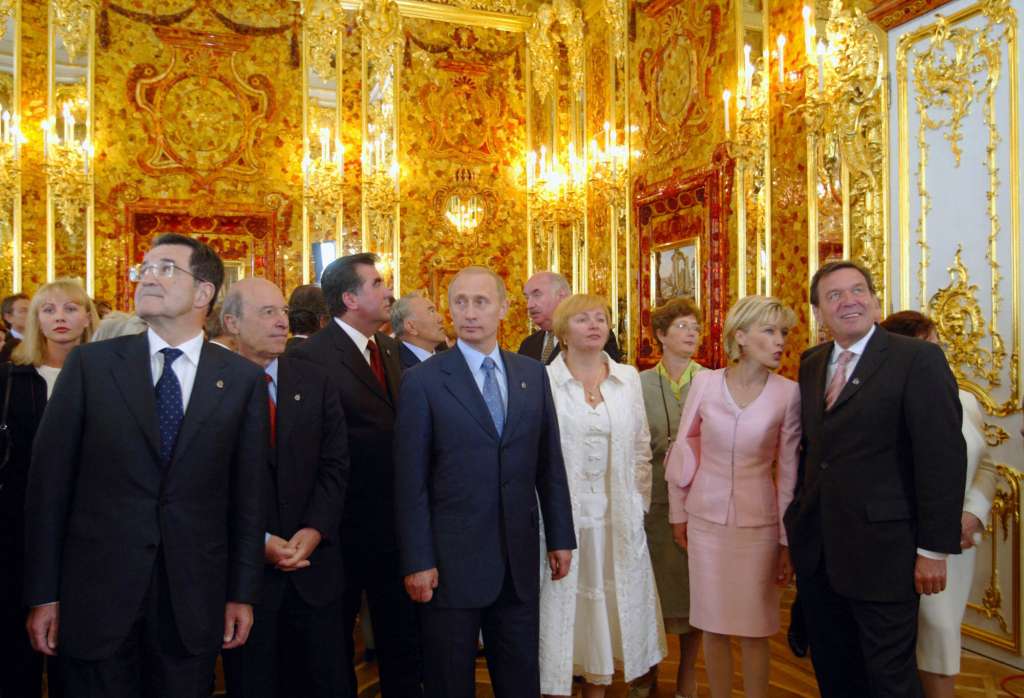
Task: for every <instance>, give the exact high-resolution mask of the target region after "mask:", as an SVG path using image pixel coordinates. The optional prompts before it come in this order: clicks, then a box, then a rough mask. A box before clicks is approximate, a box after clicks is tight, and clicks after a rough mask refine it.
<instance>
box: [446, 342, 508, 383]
mask: <svg viewBox="0 0 1024 698" xmlns="http://www.w3.org/2000/svg"><path fill="white" fill-rule="evenodd" d="M455 344H456V346H458V348H459V351H461V352H462V356H463V357H464V358H465V359H466V363H467V364H469V367H470V368H471V369H473V370H474V371H479V370H480V367H481V365H482V364H483V362H484V359H486V358H487V357H488V356H489V357H491V358H492V359H494V363H495V365H496V366H497V367H498V373H501V374H504V373H505V364H504V363H502V360H501V348H500V347H499V346H498V345H497V344H495V345H494V349H493V350H491V353H490V354H484V353H483V352H481V351H477V350H476V349H474V348H473V347H471V346H469V345H468V344H466V343H465V342H463V341H462V340H461V339H459V340H458V341H457V342H456V343H455Z"/></svg>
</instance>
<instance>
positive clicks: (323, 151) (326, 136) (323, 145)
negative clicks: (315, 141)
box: [320, 126, 331, 164]
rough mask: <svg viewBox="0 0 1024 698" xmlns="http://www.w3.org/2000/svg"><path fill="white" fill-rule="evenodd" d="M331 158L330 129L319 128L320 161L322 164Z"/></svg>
mask: <svg viewBox="0 0 1024 698" xmlns="http://www.w3.org/2000/svg"><path fill="white" fill-rule="evenodd" d="M330 159H331V129H329V128H327V127H326V126H324V127H323V128H321V129H320V161H321V162H322V163H324V164H326V163H327V161H328V160H330Z"/></svg>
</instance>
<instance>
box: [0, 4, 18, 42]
mask: <svg viewBox="0 0 1024 698" xmlns="http://www.w3.org/2000/svg"><path fill="white" fill-rule="evenodd" d="M17 4H18V0H0V39H3V38H4V36H5V35H6V34H7V18H8V17H13V16H14V8H15V7H16V6H17Z"/></svg>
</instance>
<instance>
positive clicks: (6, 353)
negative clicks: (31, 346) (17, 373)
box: [0, 332, 21, 364]
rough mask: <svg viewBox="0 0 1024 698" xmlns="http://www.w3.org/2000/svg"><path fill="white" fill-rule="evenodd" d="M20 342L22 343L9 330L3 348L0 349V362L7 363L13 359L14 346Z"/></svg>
mask: <svg viewBox="0 0 1024 698" xmlns="http://www.w3.org/2000/svg"><path fill="white" fill-rule="evenodd" d="M19 344H21V340H20V339H18V338H17V337H15V336H14V335H13V334H11V333H10V332H8V333H7V339H6V340H5V341H4V346H3V349H0V364H4V363H7V362H8V361H10V360H11V352H13V351H14V347H16V346H18V345H19Z"/></svg>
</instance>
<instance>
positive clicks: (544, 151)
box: [540, 145, 548, 179]
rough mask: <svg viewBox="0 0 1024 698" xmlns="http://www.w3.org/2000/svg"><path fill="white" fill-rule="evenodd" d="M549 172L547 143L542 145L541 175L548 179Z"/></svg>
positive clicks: (542, 177)
mask: <svg viewBox="0 0 1024 698" xmlns="http://www.w3.org/2000/svg"><path fill="white" fill-rule="evenodd" d="M547 174H548V148H547V146H545V145H542V146H541V147H540V177H541V179H547Z"/></svg>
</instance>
